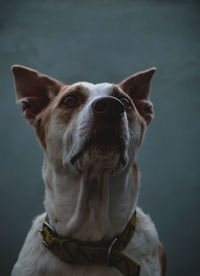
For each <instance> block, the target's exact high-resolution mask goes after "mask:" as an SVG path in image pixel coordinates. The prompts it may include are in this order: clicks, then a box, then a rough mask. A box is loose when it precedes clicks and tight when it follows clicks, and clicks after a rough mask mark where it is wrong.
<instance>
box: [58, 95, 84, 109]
mask: <svg viewBox="0 0 200 276" xmlns="http://www.w3.org/2000/svg"><path fill="white" fill-rule="evenodd" d="M79 102H80V99H79V97H78V96H76V95H74V94H71V95H67V96H65V97H64V98H63V99H62V100H61V105H64V106H68V107H72V106H75V105H77V104H78V103H79Z"/></svg>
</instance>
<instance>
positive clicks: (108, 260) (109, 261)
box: [107, 238, 118, 266]
mask: <svg viewBox="0 0 200 276" xmlns="http://www.w3.org/2000/svg"><path fill="white" fill-rule="evenodd" d="M117 242H118V238H114V239H113V241H112V242H111V244H110V246H109V248H108V254H107V264H108V266H113V264H112V262H111V255H112V251H113V249H115V245H116V243H117Z"/></svg>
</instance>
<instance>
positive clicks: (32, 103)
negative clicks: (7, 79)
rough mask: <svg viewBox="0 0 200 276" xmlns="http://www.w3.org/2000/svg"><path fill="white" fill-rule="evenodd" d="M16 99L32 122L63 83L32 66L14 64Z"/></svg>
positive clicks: (32, 122) (31, 122)
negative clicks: (31, 67) (33, 68)
mask: <svg viewBox="0 0 200 276" xmlns="http://www.w3.org/2000/svg"><path fill="white" fill-rule="evenodd" d="M12 71H13V74H14V79H15V88H16V100H17V103H21V105H22V113H23V115H24V116H25V117H26V119H27V120H28V121H29V123H30V124H33V125H34V124H35V121H36V117H37V115H38V114H39V113H40V112H41V111H42V110H43V109H44V108H45V107H46V106H47V105H48V103H49V102H50V101H51V99H52V98H54V97H55V96H56V95H57V94H58V92H59V90H60V89H61V87H62V83H61V82H59V81H57V80H54V79H52V78H50V77H48V76H46V75H43V74H40V73H39V72H37V71H35V70H32V69H30V68H27V67H24V66H20V65H13V66H12Z"/></svg>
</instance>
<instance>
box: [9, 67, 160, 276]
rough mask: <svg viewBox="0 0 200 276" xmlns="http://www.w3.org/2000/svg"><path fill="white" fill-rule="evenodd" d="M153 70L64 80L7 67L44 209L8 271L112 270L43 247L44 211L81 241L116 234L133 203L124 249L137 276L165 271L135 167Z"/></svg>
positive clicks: (149, 113) (28, 274) (21, 275)
mask: <svg viewBox="0 0 200 276" xmlns="http://www.w3.org/2000/svg"><path fill="white" fill-rule="evenodd" d="M154 72H155V68H151V69H149V70H146V71H143V72H139V73H137V74H135V75H132V76H131V77H129V78H128V79H125V80H124V81H122V82H121V83H119V84H111V83H100V84H92V83H89V82H78V83H74V84H72V85H64V84H62V83H61V82H59V81H57V80H54V79H52V78H50V77H48V76H46V75H43V74H40V73H38V72H37V71H34V70H32V69H29V68H26V67H23V66H13V73H14V77H15V87H16V93H17V103H21V104H22V113H23V115H24V116H25V117H26V119H27V120H28V121H29V123H31V124H32V125H33V126H34V128H35V131H36V135H37V137H38V139H39V142H40V144H41V146H42V149H43V151H44V166H43V179H44V182H45V188H46V189H45V201H44V205H45V213H44V214H42V215H39V216H38V217H36V219H35V220H34V222H33V225H32V227H31V230H30V231H29V233H28V235H27V238H26V240H25V243H24V245H23V248H22V250H21V252H20V254H19V257H18V260H17V262H16V264H15V266H14V268H13V270H12V276H35V275H49V276H51V275H59V276H62V275H63V276H64V275H65V276H66V275H70V276H88V275H93V276H100V275H101V276H102V275H107V276H114V275H116V276H117V275H121V274H120V272H118V271H117V270H116V269H115V268H112V267H108V266H107V265H106V264H105V265H89V266H83V265H70V264H67V263H64V262H63V261H61V260H60V259H58V258H57V257H55V256H54V255H53V254H52V253H51V252H49V251H48V249H46V248H45V247H44V246H43V245H42V238H41V234H40V233H39V230H40V229H41V228H42V224H43V222H44V220H45V216H46V213H47V214H48V216H49V219H50V224H51V225H52V226H54V227H55V229H56V232H57V233H58V234H59V235H61V236H64V237H72V238H76V239H79V240H81V241H99V240H106V239H110V238H112V237H114V236H115V235H117V234H119V233H121V232H122V231H123V229H124V228H125V226H126V224H127V222H128V221H129V220H130V218H131V216H132V214H133V212H134V211H135V210H136V209H137V226H136V232H135V234H134V237H133V239H132V240H131V241H130V243H129V244H128V246H127V248H126V249H125V251H124V252H125V253H126V254H128V255H129V256H130V257H132V258H134V259H135V260H136V261H137V262H138V263H140V265H141V272H140V276H150V275H151V276H159V275H164V266H165V264H164V263H165V257H164V251H163V248H162V245H161V244H160V243H159V238H158V234H157V231H156V229H155V226H154V224H153V222H152V221H151V219H150V217H149V216H148V215H145V214H144V213H143V211H142V210H141V209H140V208H138V207H136V206H137V198H138V191H139V171H138V168H137V165H136V163H135V156H136V152H137V149H138V148H139V146H140V145H141V142H142V139H143V136H144V132H145V129H146V126H147V125H148V124H149V123H150V121H151V119H152V118H153V108H152V104H151V102H150V100H149V90H150V81H151V78H152V76H153V74H154Z"/></svg>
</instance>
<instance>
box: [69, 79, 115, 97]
mask: <svg viewBox="0 0 200 276" xmlns="http://www.w3.org/2000/svg"><path fill="white" fill-rule="evenodd" d="M73 86H74V87H76V86H79V87H81V88H82V92H83V93H86V94H87V95H88V96H89V97H96V96H106V95H110V94H111V93H112V91H113V89H114V87H116V86H115V85H114V84H112V83H108V82H103V83H97V84H94V83H91V82H85V81H84V82H78V83H76V84H74V85H73Z"/></svg>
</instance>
